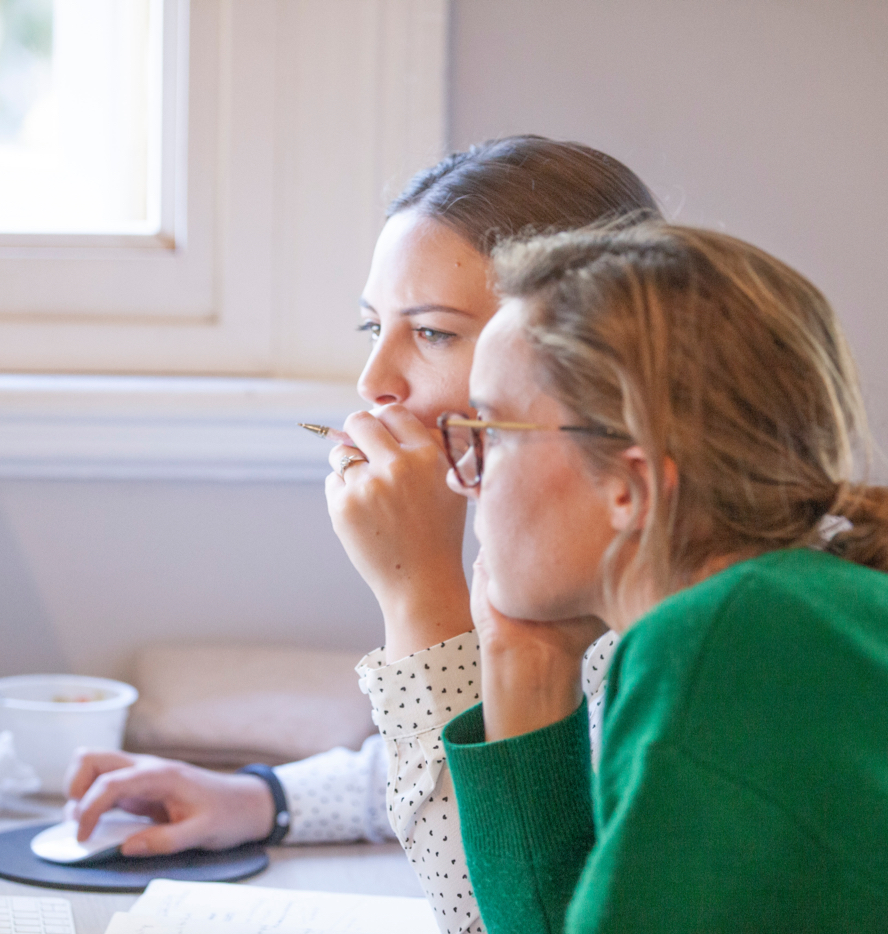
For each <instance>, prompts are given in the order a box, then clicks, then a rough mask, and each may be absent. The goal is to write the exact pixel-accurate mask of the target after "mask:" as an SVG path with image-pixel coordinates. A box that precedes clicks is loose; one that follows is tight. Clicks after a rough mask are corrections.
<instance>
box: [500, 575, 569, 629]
mask: <svg viewBox="0 0 888 934" xmlns="http://www.w3.org/2000/svg"><path fill="white" fill-rule="evenodd" d="M546 597H549V599H546ZM487 599H488V600H489V601H490V605H491V606H492V607H493V608H494V609H495V610H496V611H497V612H499V613H502V614H503V616H510V617H512V619H527V620H531V621H532V622H536V623H544V622H549V621H551V620H555V619H561V618H562V617H561V616H560V615H559V614H558V612H557V610H556V608H555V607H553V606H552V604H551V594H547V595H543V594H534V593H533V592H530V593H528V592H527V591H526V589H525V588H524V587H522V586H520V585H519V586H515V587H508V586H507V587H505V588H503V587H499V586H497V585H496V584H495V583H494V582H493V581H491V582H490V586H489V587H488V588H487Z"/></svg>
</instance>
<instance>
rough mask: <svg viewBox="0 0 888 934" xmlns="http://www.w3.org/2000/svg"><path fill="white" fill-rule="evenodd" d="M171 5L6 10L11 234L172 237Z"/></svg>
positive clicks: (1, 224)
mask: <svg viewBox="0 0 888 934" xmlns="http://www.w3.org/2000/svg"><path fill="white" fill-rule="evenodd" d="M162 35H163V4H162V2H160V0H74V2H71V0H68V2H56V3H53V2H51V0H6V2H5V3H4V4H2V5H0V231H2V232H4V233H60V232H61V233H138V234H156V233H159V232H160V229H161V217H160V212H161V125H162V112H163V111H162V105H161V99H162V92H163V43H162Z"/></svg>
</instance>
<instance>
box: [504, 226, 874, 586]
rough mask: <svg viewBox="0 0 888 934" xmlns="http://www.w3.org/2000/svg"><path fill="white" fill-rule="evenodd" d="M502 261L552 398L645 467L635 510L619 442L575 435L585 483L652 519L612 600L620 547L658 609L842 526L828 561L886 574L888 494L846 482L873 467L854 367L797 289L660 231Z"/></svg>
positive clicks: (797, 283) (761, 260)
mask: <svg viewBox="0 0 888 934" xmlns="http://www.w3.org/2000/svg"><path fill="white" fill-rule="evenodd" d="M494 261H495V266H496V272H497V276H498V280H499V287H500V290H501V293H502V294H503V296H504V297H515V298H522V299H525V300H526V308H527V319H526V321H525V330H526V336H527V338H528V340H529V341H530V343H531V346H532V347H533V348H534V350H535V353H536V355H537V358H538V360H539V362H540V364H541V369H542V373H543V374H544V375H543V380H544V382H545V385H546V388H547V389H548V390H549V391H550V392H552V394H553V395H554V396H556V397H557V398H559V399H560V400H561V401H562V402H563V403H564V404H565V405H566V406H567V407H568V408H569V409H570V410H572V412H573V413H575V415H576V416H577V418H579V419H580V420H582V421H586V422H590V423H603V424H605V425H607V426H610V427H611V428H612V429H614V431H615V432H618V433H623V434H624V435H625V434H628V435H629V436H631V437H632V438H633V439H634V441H635V443H637V444H639V445H640V446H641V447H642V449H643V450H644V451H645V454H646V455H647V457H648V459H649V462H650V464H651V469H652V471H653V476H652V477H651V482H650V484H649V488H648V496H649V500H648V502H647V503H646V504H644V503H643V495H644V491H643V489H642V488H641V486H640V485H639V484H638V482H637V481H635V480H634V479H633V477H632V476H631V475H630V474H629V473H628V471H627V469H626V467H625V460H624V459H623V458H622V457H621V454H622V452H623V451H624V450H625V448H626V443H625V442H620V441H617V440H613V439H602V438H594V439H593V438H591V437H588V436H587V437H585V438H584V436H581V435H577V436H576V441H577V443H578V444H580V445H582V446H583V448H584V450H585V451H586V452H587V454H588V457H589V458H590V460H591V464H592V467H593V469H594V470H596V471H598V472H604V473H607V472H610V473H617V474H621V475H623V476H625V477H626V478H627V479H628V480H629V481H630V482H631V483H633V489H634V492H635V505H636V509H637V510H638V514H639V515H640V514H641V510H642V509H643V508H644V506H645V505H646V511H645V519H644V521H643V523H641V526H640V528H639V529H637V530H636V531H630V532H627V533H625V535H623V536H622V537H620V538H618V539H617V540H616V541H615V542H614V543H613V546H612V548H611V552H610V553H609V555H608V556H607V561H608V563H607V564H606V574H607V576H606V581H607V580H609V581H610V585H611V586H610V588H609V589H610V592H611V593H612V595H613V596H616V597H617V598H619V597H620V596H621V595H620V594H619V593H615V592H614V591H615V588H616V590H619V588H618V586H617V582H616V577H615V571H614V568H616V567H617V566H620V565H622V564H623V562H622V561H621V560H619V559H620V553H621V551H622V550H623V548H624V546H625V545H626V543H627V541H628V539H630V538H634V540H635V542H636V543H637V545H638V547H637V549H636V552H635V558H634V561H635V562H636V564H637V565H638V566H643V567H644V568H645V569H646V570H647V571H648V579H650V580H652V581H653V584H654V588H655V591H656V592H655V594H654V596H655V597H657V598H661V597H663V596H665V595H666V594H668V593H671V592H674V591H675V590H677V589H680V588H681V587H683V586H687V584H688V583H689V582H690V581H692V580H693V579H694V577H695V575H696V574H697V573H698V572H699V571H701V570H702V569H703V568H704V567H705V565H706V563H707V562H708V561H709V560H710V559H717V558H719V557H724V556H730V555H737V554H745V555H753V554H759V553H762V552H765V551H770V550H774V549H779V548H792V547H799V546H811V545H814V546H820V547H823V546H824V542H823V539H822V536H821V523H822V521H823V519H824V517H825V516H827V515H837V516H844V517H846V518H847V519H849V520H850V522H851V523H852V527H851V528H850V529H847V528H846V529H845V530H844V531H840V532H839V533H838V534H836V535H835V536H834V537H833V539H832V540H831V541H830V542H829V543H827V544H826V545H825V547H827V548H828V549H829V550H830V551H833V552H835V553H836V554H839V555H841V556H843V557H845V558H847V559H849V560H851V561H855V562H858V563H860V564H865V565H868V566H871V567H875V568H879V569H881V570H888V490H886V489H885V488H882V487H871V486H865V485H862V484H856V483H854V482H853V480H852V477H853V476H854V475H855V468H856V461H857V460H858V459H859V458H860V456H861V455H863V456H864V459H865V462H866V464H867V465H868V463H869V455H868V452H869V434H868V429H867V423H866V416H865V412H864V408H863V404H862V401H861V396H860V391H859V387H858V383H857V376H856V372H855V367H854V363H853V360H852V357H851V354H850V352H849V350H848V347H847V344H846V342H845V339H844V337H843V335H842V333H841V331H840V329H839V327H838V324H837V322H836V319H835V315H834V313H833V311H832V309H831V307H830V306H829V303H828V302H827V301H826V299H825V298H824V297H823V295H822V294H821V293H820V292H819V291H818V290H817V289H816V288H815V287H814V286H813V285H812V284H811V283H810V282H808V280H807V279H805V278H804V277H803V276H801V275H800V274H799V273H797V272H795V271H794V270H792V269H790V268H789V267H788V266H786V265H785V264H783V263H781V262H780V261H779V260H777V259H775V258H774V257H772V256H769V255H768V254H767V253H765V252H763V251H762V250H759V249H756V248H755V247H753V246H750V245H749V244H747V243H743V242H741V241H739V240H736V239H734V238H732V237H728V236H726V235H724V234H719V233H713V232H708V231H702V230H694V229H689V228H681V227H673V226H668V225H665V224H642V225H639V226H637V227H634V228H628V229H607V228H598V229H593V228H586V229H584V230H579V231H573V232H570V233H563V234H557V235H555V236H549V237H538V238H535V239H531V240H527V241H524V242H513V243H511V244H506V245H504V246H502V247H500V248H499V249H498V250H497V251H496V252H495V253H494ZM667 458H670V459H671V460H672V461H673V462H674V464H675V466H676V468H677V474H678V482H677V485H675V486H671V485H670V484H669V483H668V482H667V480H666V478H665V476H664V464H665V463H666V459H667ZM622 596H626V595H622Z"/></svg>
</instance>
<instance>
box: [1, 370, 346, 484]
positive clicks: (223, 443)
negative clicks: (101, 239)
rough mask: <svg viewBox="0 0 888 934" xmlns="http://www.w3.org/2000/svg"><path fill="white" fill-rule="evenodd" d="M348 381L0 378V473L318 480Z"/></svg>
mask: <svg viewBox="0 0 888 934" xmlns="http://www.w3.org/2000/svg"><path fill="white" fill-rule="evenodd" d="M361 407H362V404H361V401H360V399H359V398H358V396H357V394H356V393H355V390H354V387H353V386H351V385H348V384H346V385H342V384H329V383H318V382H305V381H302V382H300V381H295V380H273V379H242V378H212V377H191V378H188V377H179V378H175V377H172V378H170V377H139V376H133V377H108V376H0V478H5V479H66V480H71V479H77V480H200V481H228V482H238V481H251V482H269V481H283V482H320V481H322V480H323V478H324V477H325V476H326V475H327V474H328V473H329V472H330V468H329V466H328V465H327V454H328V451H329V449H330V447H331V443H330V442H329V441H325V440H323V439H320V438H318V437H317V436H316V435H313V434H311V433H309V432H307V431H304V430H303V429H301V428H299V427H298V423H299V422H313V423H315V424H326V425H333V426H341V425H342V422H343V420H344V418H345V416H346V415H347V414H348V413H349V412H353V411H355V410H357V409H359V408H361Z"/></svg>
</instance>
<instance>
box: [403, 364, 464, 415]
mask: <svg viewBox="0 0 888 934" xmlns="http://www.w3.org/2000/svg"><path fill="white" fill-rule="evenodd" d="M471 366H472V356H471V353H468V354H466V353H461V354H457V353H453V354H447V355H446V359H445V354H441V359H439V360H434V359H433V360H432V361H429V362H427V363H426V364H425V365H424V366H421V367H417V369H416V371H415V373H414V374H413V378H412V380H411V385H410V396H409V397H408V399H407V400H406V402H405V405H406V407H407V408H408V409H409V410H410V411H411V412H413V414H414V415H415V416H416V417H417V418H418V419H419V420H420V421H421V422H422V423H423V424H424V425H425V426H426V427H427V428H435V427H436V424H437V420H438V416H439V415H440V414H441V413H442V412H466V413H469V371H470V370H471Z"/></svg>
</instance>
